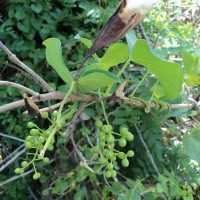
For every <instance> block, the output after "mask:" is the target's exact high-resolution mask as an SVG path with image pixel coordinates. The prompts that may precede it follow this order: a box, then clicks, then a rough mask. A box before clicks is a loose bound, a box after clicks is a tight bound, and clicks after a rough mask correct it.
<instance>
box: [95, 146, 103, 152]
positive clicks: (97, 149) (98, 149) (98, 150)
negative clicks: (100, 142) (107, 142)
mask: <svg viewBox="0 0 200 200" xmlns="http://www.w3.org/2000/svg"><path fill="white" fill-rule="evenodd" d="M100 150H101V149H100V147H99V146H95V147H93V152H94V153H99V152H100Z"/></svg>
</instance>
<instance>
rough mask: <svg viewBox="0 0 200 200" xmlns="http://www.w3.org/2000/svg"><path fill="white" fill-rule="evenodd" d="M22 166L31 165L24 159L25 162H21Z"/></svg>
mask: <svg viewBox="0 0 200 200" xmlns="http://www.w3.org/2000/svg"><path fill="white" fill-rule="evenodd" d="M21 166H22V167H23V168H27V167H28V166H29V163H28V162H27V161H23V162H22V163H21Z"/></svg>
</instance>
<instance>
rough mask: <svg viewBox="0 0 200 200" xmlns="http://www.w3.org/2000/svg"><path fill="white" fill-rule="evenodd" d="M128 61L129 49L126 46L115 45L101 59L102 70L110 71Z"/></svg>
mask: <svg viewBox="0 0 200 200" xmlns="http://www.w3.org/2000/svg"><path fill="white" fill-rule="evenodd" d="M127 59H128V47H127V45H126V44H122V43H115V44H112V45H110V47H109V48H108V50H107V51H106V53H105V54H104V56H103V57H102V58H101V63H102V64H103V65H102V69H104V70H109V68H110V67H112V66H116V65H118V64H120V63H123V62H125V61H126V60H127Z"/></svg>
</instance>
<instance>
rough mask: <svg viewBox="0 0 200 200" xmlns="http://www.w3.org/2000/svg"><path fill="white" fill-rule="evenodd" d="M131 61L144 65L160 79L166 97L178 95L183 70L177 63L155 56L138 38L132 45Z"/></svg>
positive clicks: (174, 97) (173, 97) (171, 97)
mask: <svg viewBox="0 0 200 200" xmlns="http://www.w3.org/2000/svg"><path fill="white" fill-rule="evenodd" d="M131 60H132V61H134V62H136V63H138V64H141V65H144V66H145V67H147V68H148V69H149V72H150V73H152V74H155V76H156V77H157V79H158V80H159V81H160V83H161V85H162V87H163V89H164V91H165V94H166V97H167V98H169V99H172V100H173V99H176V98H177V97H179V96H180V92H181V87H182V83H183V71H182V69H181V67H180V66H179V64H177V63H171V62H166V61H164V60H161V59H159V58H157V57H156V56H155V55H154V54H153V53H152V52H151V50H150V49H149V47H148V44H147V43H146V41H145V40H138V41H137V42H136V44H135V46H134V47H133V55H132V58H131Z"/></svg>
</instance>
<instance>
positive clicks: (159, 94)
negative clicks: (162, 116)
mask: <svg viewBox="0 0 200 200" xmlns="http://www.w3.org/2000/svg"><path fill="white" fill-rule="evenodd" d="M150 90H151V92H152V93H153V95H154V96H155V97H156V98H157V99H160V98H161V97H163V96H165V91H164V89H163V88H162V87H160V85H158V84H157V83H156V84H154V85H153V87H152V88H151V89H150Z"/></svg>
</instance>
